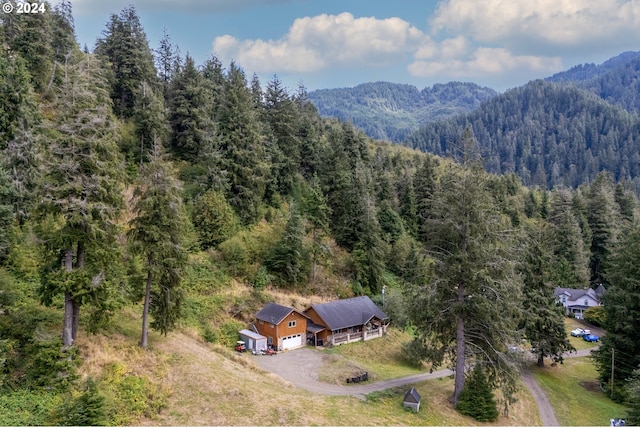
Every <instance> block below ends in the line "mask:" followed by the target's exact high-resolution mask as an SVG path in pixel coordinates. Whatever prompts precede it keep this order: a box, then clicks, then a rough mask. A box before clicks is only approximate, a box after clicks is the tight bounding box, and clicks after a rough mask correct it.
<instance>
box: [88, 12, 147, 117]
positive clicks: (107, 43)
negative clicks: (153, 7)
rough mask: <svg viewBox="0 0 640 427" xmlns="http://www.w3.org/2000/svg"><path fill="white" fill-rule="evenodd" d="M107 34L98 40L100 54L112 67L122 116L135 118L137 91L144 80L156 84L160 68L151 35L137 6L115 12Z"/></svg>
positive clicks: (113, 86)
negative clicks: (144, 27) (157, 70)
mask: <svg viewBox="0 0 640 427" xmlns="http://www.w3.org/2000/svg"><path fill="white" fill-rule="evenodd" d="M102 34H103V37H102V38H100V39H98V41H97V43H96V49H95V52H96V54H97V55H98V56H99V57H101V58H103V60H105V62H106V63H107V64H109V66H110V69H111V79H110V80H111V81H110V83H111V99H113V107H114V111H115V113H116V115H117V116H118V117H127V118H128V117H131V116H132V115H133V112H134V106H135V102H136V92H137V90H138V88H139V87H140V84H141V83H142V82H147V83H148V84H150V85H152V86H155V83H156V81H157V77H156V70H155V68H154V65H153V54H152V53H151V49H150V48H149V42H148V41H147V35H146V34H145V32H144V29H143V28H142V24H141V23H140V18H139V17H138V14H137V12H136V9H135V7H134V6H133V5H129V6H128V7H126V8H124V9H122V11H121V12H120V14H119V15H115V14H113V15H111V17H110V18H109V22H108V23H107V28H106V29H105V30H104V31H103V33H102Z"/></svg>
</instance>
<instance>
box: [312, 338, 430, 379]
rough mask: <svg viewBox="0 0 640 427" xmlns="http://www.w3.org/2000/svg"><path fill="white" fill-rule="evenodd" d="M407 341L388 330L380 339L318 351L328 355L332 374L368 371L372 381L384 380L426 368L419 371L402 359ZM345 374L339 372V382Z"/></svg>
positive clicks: (407, 339) (416, 372)
mask: <svg viewBox="0 0 640 427" xmlns="http://www.w3.org/2000/svg"><path fill="white" fill-rule="evenodd" d="M410 340H411V337H410V336H409V334H407V333H405V332H403V331H401V330H399V329H397V328H393V327H390V328H389V329H388V330H387V334H386V335H384V336H383V337H381V338H376V339H373V340H369V341H357V342H353V343H349V344H344V345H339V346H336V347H332V348H329V349H326V350H320V351H324V352H326V354H328V355H332V363H331V365H333V366H331V367H330V368H329V371H331V373H332V374H333V373H334V372H335V373H337V372H338V371H342V370H344V369H342V368H344V367H345V366H346V369H349V368H351V369H356V370H364V371H368V372H369V375H370V378H371V379H372V380H388V379H391V378H398V377H404V376H407V375H413V374H419V373H421V372H425V369H426V367H422V369H420V368H419V367H417V366H413V365H412V364H410V363H409V362H408V361H407V360H406V359H405V358H404V357H403V355H402V345H403V344H404V343H406V342H409V341H410ZM345 373H347V372H346V371H345V372H340V379H341V381H342V382H344V379H343V378H342V376H343V374H345ZM354 373H355V372H354ZM347 376H348V375H347ZM325 380H327V378H325ZM329 382H331V381H329Z"/></svg>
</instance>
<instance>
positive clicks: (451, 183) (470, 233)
mask: <svg viewBox="0 0 640 427" xmlns="http://www.w3.org/2000/svg"><path fill="white" fill-rule="evenodd" d="M472 144H473V141H472V140H471V139H470V138H468V136H466V137H465V138H464V139H463V141H462V144H461V148H462V150H461V152H462V156H461V157H462V159H463V166H462V169H461V170H460V171H459V172H455V171H454V167H453V166H450V167H449V170H448V171H447V173H445V174H444V176H442V177H441V179H440V182H439V183H438V186H437V187H436V191H435V193H434V197H433V199H432V203H431V213H430V216H429V218H428V219H427V221H426V224H425V226H424V230H425V231H426V233H425V235H426V236H428V239H427V240H426V241H425V249H426V250H427V253H428V255H429V256H430V257H431V258H432V259H433V271H431V273H430V276H431V277H430V279H431V280H430V281H429V282H428V283H417V284H414V285H413V286H411V287H410V288H409V289H408V300H409V301H412V305H411V307H410V313H411V314H410V319H411V322H412V323H413V324H414V326H415V330H416V337H415V340H414V343H413V345H412V346H413V350H414V351H415V352H417V354H418V355H419V356H421V358H424V359H426V360H428V361H431V362H432V363H433V366H434V367H437V366H440V365H441V364H442V363H443V362H444V361H445V360H451V361H453V363H454V369H455V382H454V394H453V397H452V402H453V403H454V405H455V404H457V403H458V401H459V399H460V394H461V393H462V391H463V390H464V388H465V366H466V363H467V360H469V359H470V358H473V357H476V358H477V359H476V360H478V361H482V362H486V367H487V369H488V374H489V378H490V381H491V385H492V386H501V387H502V391H503V394H504V395H505V399H506V403H509V402H510V401H511V400H512V395H513V393H514V391H515V379H516V377H515V375H514V373H515V368H514V366H513V365H512V363H511V361H510V360H509V357H508V355H506V354H505V353H503V352H502V351H500V350H499V349H503V348H505V347H506V345H507V344H508V343H512V342H514V340H515V339H516V337H515V330H514V327H513V326H514V322H516V321H517V319H518V316H519V313H520V310H521V308H520V307H519V306H518V305H519V301H520V295H521V292H522V290H521V284H520V282H519V280H518V278H517V276H516V275H515V266H514V259H513V256H514V255H513V249H512V245H513V243H512V241H513V237H514V236H513V233H512V232H510V229H509V222H508V220H507V219H506V218H505V217H503V216H501V215H500V213H499V212H498V211H497V209H496V206H495V201H494V200H492V198H491V194H490V193H489V191H488V190H487V188H486V181H485V180H486V177H485V175H484V174H483V172H482V170H481V166H480V165H479V163H478V161H477V160H475V158H474V157H473V156H472V153H473V152H474V151H473V149H472V147H469V146H470V145H472ZM470 148H471V149H470Z"/></svg>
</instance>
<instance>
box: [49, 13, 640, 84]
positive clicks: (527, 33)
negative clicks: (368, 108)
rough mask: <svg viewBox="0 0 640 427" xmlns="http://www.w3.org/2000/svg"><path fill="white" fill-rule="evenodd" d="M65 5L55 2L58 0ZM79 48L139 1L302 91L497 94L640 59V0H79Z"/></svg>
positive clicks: (187, 37) (170, 23)
mask: <svg viewBox="0 0 640 427" xmlns="http://www.w3.org/2000/svg"><path fill="white" fill-rule="evenodd" d="M52 2H53V3H54V4H55V0H52ZM71 3H72V6H73V14H74V19H75V27H76V36H77V39H78V42H79V43H80V46H84V45H87V46H88V47H89V49H93V46H94V45H95V41H96V39H97V38H99V37H101V34H102V32H103V31H104V29H105V27H106V23H107V21H108V19H109V16H110V15H111V14H117V13H119V12H120V11H121V10H122V9H123V8H124V7H127V6H128V5H129V4H133V5H134V6H135V8H136V10H137V13H138V15H139V17H140V20H141V22H142V25H143V27H144V29H145V32H146V34H147V38H148V40H149V44H150V46H151V48H156V47H157V46H158V43H159V41H160V39H161V38H162V35H163V32H164V31H165V30H166V32H167V33H168V34H169V36H170V37H171V40H172V42H173V43H174V44H175V45H177V46H178V47H179V48H180V51H181V53H182V54H183V55H185V54H187V53H188V54H189V55H191V56H192V57H193V58H194V60H195V61H196V64H202V63H203V62H204V61H206V60H207V59H209V58H210V57H211V56H212V55H215V56H216V57H217V58H218V59H220V60H221V62H222V64H223V65H224V66H228V65H229V63H230V62H231V61H235V62H236V64H238V65H239V66H240V67H241V68H243V69H244V71H245V73H246V74H247V78H248V79H250V78H251V76H252V75H253V74H254V73H255V74H257V75H258V77H259V78H260V82H261V83H262V85H263V87H264V86H265V85H266V83H267V82H269V81H271V80H273V79H274V78H275V77H276V76H277V78H278V79H279V80H280V81H281V82H283V83H284V85H285V86H286V87H288V88H290V89H292V90H295V88H296V87H297V86H298V84H299V83H302V84H304V86H305V87H306V88H307V90H309V91H311V90H315V89H325V88H339V87H351V86H355V85H358V84H360V83H366V82H373V81H389V82H394V83H407V84H412V85H414V86H416V87H418V88H419V89H422V88H424V87H430V86H432V85H434V84H436V83H447V82H450V81H462V82H473V83H477V84H479V85H481V86H487V87H491V88H493V89H495V90H498V91H505V90H507V89H510V88H514V87H517V86H521V85H523V84H526V83H527V82H528V81H530V80H534V79H537V78H544V77H547V76H550V75H552V74H554V73H557V72H560V71H564V70H567V69H569V68H570V67H572V66H574V65H578V64H584V63H595V64H600V63H602V62H604V61H606V60H607V59H609V58H611V57H614V56H616V55H618V54H620V53H622V52H624V51H628V50H634V51H637V50H640V44H639V43H638V41H639V40H640V0H439V1H436V0H433V1H432V0H109V1H105V0H71Z"/></svg>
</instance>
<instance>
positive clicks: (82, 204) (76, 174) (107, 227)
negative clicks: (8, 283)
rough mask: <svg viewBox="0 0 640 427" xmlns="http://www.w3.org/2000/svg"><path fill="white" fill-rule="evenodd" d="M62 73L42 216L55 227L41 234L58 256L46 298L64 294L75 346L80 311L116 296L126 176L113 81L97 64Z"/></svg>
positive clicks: (66, 339)
mask: <svg viewBox="0 0 640 427" xmlns="http://www.w3.org/2000/svg"><path fill="white" fill-rule="evenodd" d="M62 71H63V75H64V77H63V79H62V83H61V85H60V87H58V88H57V90H56V92H55V95H56V96H55V100H54V104H53V105H52V108H51V111H53V112H55V113H56V114H55V116H54V117H53V119H52V121H51V123H49V124H48V127H49V129H50V133H49V136H48V140H47V150H46V151H45V153H44V156H43V157H44V159H43V166H44V173H43V180H42V182H41V188H40V191H39V195H40V203H39V211H40V212H41V214H42V216H43V217H48V218H51V221H52V222H53V224H52V225H49V226H43V228H42V233H43V236H42V239H43V241H44V242H46V246H47V250H48V254H50V256H51V257H50V266H49V272H48V274H47V275H45V276H43V281H42V289H41V292H42V298H43V300H44V302H45V303H48V304H50V303H53V301H54V300H53V297H54V296H55V295H57V294H63V295H64V321H63V335H62V337H63V345H64V347H65V348H68V347H70V346H72V345H73V344H74V341H75V339H76V335H77V329H78V320H79V315H80V307H81V306H82V305H83V304H84V303H87V302H89V301H91V302H93V304H97V305H100V304H102V303H104V301H105V298H106V295H105V292H108V291H109V285H110V278H111V271H112V269H113V268H115V266H116V265H117V264H116V263H115V261H114V259H115V257H116V256H117V246H116V245H115V243H116V235H117V226H116V220H117V218H118V216H119V213H120V210H121V208H122V206H123V197H122V185H121V179H122V176H123V173H122V160H121V158H120V157H119V151H118V147H117V145H116V138H117V132H116V127H115V122H114V118H113V116H112V115H111V112H110V103H109V97H108V93H107V91H106V90H105V89H106V81H105V80H104V78H103V77H102V74H101V70H100V68H99V67H98V64H97V62H96V60H95V59H94V58H93V57H92V56H90V55H80V57H79V58H70V60H69V61H68V62H67V64H65V66H64V67H63V70H62ZM60 256H61V257H62V259H60ZM60 261H62V268H60V264H61V262H60ZM101 311H102V312H103V313H106V310H101Z"/></svg>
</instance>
